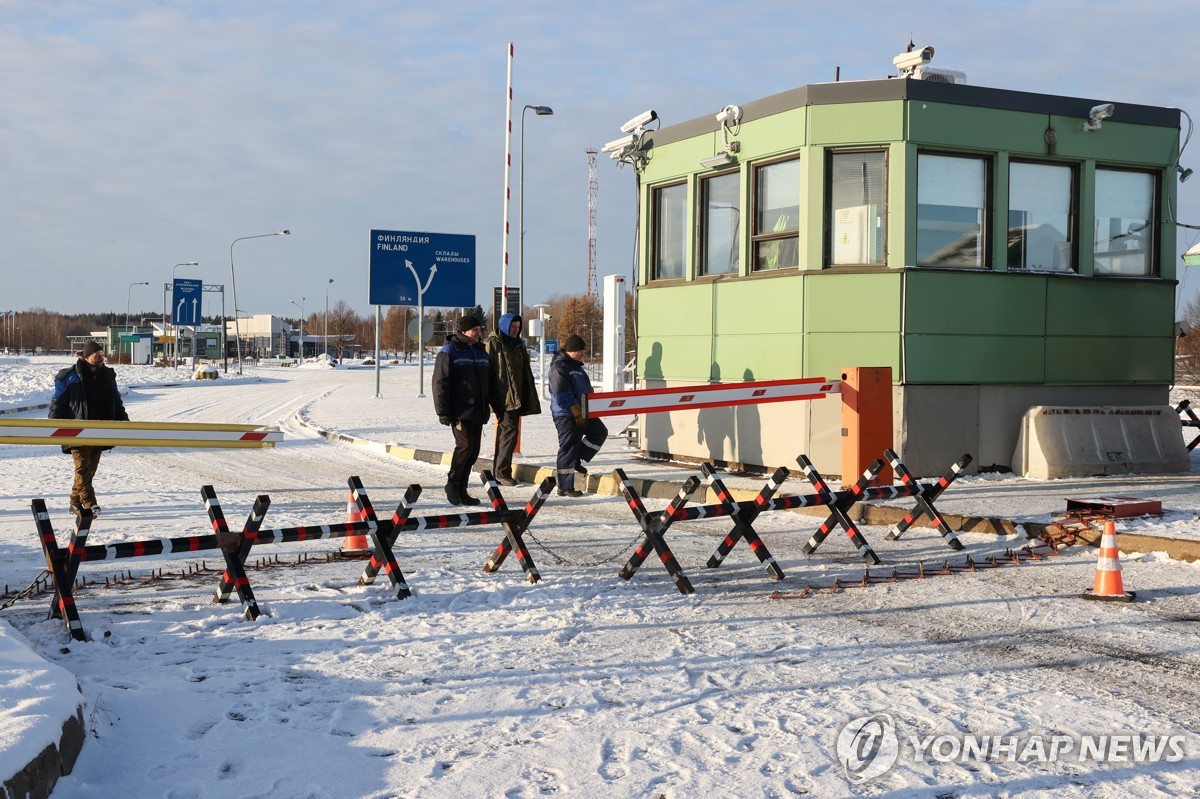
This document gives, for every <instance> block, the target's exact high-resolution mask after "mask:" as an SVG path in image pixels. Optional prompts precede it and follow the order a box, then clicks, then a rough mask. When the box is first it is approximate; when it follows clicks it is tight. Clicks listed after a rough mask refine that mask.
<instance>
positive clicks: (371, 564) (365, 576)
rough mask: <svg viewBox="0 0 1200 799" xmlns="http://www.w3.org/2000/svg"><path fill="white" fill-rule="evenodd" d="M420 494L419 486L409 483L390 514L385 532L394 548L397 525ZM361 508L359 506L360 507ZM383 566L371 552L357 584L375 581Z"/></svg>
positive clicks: (408, 512)
mask: <svg viewBox="0 0 1200 799" xmlns="http://www.w3.org/2000/svg"><path fill="white" fill-rule="evenodd" d="M420 496H421V486H419V485H418V484H416V483H411V484H410V485H409V486H408V490H406V491H405V492H404V499H402V500H400V505H399V506H398V507H397V508H396V512H395V513H393V514H392V518H391V521H390V525H389V528H388V532H387V537H388V545H389V546H391V547H393V551H394V548H395V546H396V539H397V538H398V537H399V527H398V525H399V524H400V523H401V522H403V521H404V520H405V519H407V518H408V515H409V514H410V513H412V509H413V505H415V504H416V503H417V498H418V497H420ZM360 510H361V508H360ZM382 568H383V561H381V560H380V559H379V557H378V556H377V555H376V554H375V553H374V552H372V553H371V557H370V559H369V560H368V561H367V565H366V566H365V567H364V568H363V573H362V577H359V578H358V584H359V585H371V584H372V583H374V582H375V577H376V576H378V574H379V570H380V569H382Z"/></svg>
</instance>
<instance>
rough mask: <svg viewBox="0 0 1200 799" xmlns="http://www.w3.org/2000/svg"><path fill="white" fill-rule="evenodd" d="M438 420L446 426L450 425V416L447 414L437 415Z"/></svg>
mask: <svg viewBox="0 0 1200 799" xmlns="http://www.w3.org/2000/svg"><path fill="white" fill-rule="evenodd" d="M438 422H440V423H441V424H444V425H445V426H446V427H449V426H450V417H449V416H439V417H438Z"/></svg>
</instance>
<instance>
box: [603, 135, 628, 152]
mask: <svg viewBox="0 0 1200 799" xmlns="http://www.w3.org/2000/svg"><path fill="white" fill-rule="evenodd" d="M632 146H633V134H632V133H631V134H629V135H628V136H622V137H621V138H619V139H613V140H612V141H610V142H609V143H608V144H606V145H604V146H603V147H601V148H600V152H602V153H619V152H621V151H622V150H624V149H625V148H627V147H632ZM613 157H614V158H615V157H616V156H615V155H614V156H613Z"/></svg>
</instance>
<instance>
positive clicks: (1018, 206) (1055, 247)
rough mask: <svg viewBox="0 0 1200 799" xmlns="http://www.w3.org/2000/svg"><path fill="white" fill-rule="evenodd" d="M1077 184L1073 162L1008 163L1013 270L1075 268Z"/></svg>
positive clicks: (1067, 270)
mask: <svg viewBox="0 0 1200 799" xmlns="http://www.w3.org/2000/svg"><path fill="white" fill-rule="evenodd" d="M1076 185H1077V178H1076V170H1075V168H1074V167H1071V166H1065V165H1062V164H1031V163H1023V162H1017V161H1014V162H1012V163H1011V164H1009V182H1008V191H1009V199H1008V268H1009V269H1031V270H1037V271H1043V272H1070V271H1073V270H1074V269H1075V263H1076V262H1075V241H1076V238H1077V237H1076V235H1075V213H1076V212H1075V208H1076V202H1075V197H1076V190H1075V187H1076Z"/></svg>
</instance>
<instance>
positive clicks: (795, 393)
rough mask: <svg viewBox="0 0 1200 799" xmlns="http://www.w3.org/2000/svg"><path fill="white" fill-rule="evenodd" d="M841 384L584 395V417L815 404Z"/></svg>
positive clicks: (816, 381)
mask: <svg viewBox="0 0 1200 799" xmlns="http://www.w3.org/2000/svg"><path fill="white" fill-rule="evenodd" d="M841 391H842V383H841V381H840V380H826V379H825V378H823V377H809V378H804V379H802V380H760V381H757V382H746V383H724V384H706V385H701V386H672V387H670V388H646V389H641V390H640V391H603V392H597V393H594V394H585V395H584V397H583V415H584V416H586V417H588V418H594V417H599V416H630V415H632V414H635V413H661V412H665V411H685V410H691V409H693V408H725V407H729V406H732V405H761V404H763V403H767V402H796V401H800V400H816V399H821V398H823V397H826V396H828V395H830V394H840V393H841Z"/></svg>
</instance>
